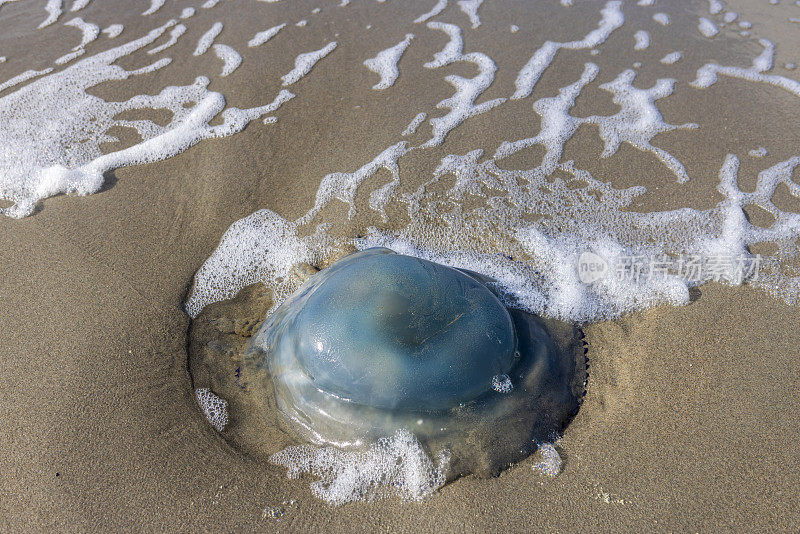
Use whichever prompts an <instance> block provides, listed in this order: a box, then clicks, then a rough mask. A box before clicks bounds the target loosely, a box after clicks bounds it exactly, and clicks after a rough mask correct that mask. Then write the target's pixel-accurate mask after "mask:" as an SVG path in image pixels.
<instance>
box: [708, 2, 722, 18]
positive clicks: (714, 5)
mask: <svg viewBox="0 0 800 534" xmlns="http://www.w3.org/2000/svg"><path fill="white" fill-rule="evenodd" d="M708 12H709V13H710V14H712V15H719V14H720V13H722V2H720V1H719V0H708Z"/></svg>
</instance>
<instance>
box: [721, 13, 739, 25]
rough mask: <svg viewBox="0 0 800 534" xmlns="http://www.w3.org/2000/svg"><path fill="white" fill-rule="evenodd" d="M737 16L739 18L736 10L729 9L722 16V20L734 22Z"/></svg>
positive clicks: (728, 22) (727, 22)
mask: <svg viewBox="0 0 800 534" xmlns="http://www.w3.org/2000/svg"><path fill="white" fill-rule="evenodd" d="M737 18H739V14H738V13H736V12H735V11H728V12H727V13H725V15H724V16H723V17H722V20H724V21H725V23H726V24H730V23H731V22H733V21H734V20H736V19H737Z"/></svg>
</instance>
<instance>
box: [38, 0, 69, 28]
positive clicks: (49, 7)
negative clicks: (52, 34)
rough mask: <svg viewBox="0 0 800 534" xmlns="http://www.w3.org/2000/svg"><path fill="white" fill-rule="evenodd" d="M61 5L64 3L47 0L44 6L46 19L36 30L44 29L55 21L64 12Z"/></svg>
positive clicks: (59, 0) (60, 0) (57, 0)
mask: <svg viewBox="0 0 800 534" xmlns="http://www.w3.org/2000/svg"><path fill="white" fill-rule="evenodd" d="M63 5H64V2H63V1H62V0H47V4H46V5H45V6H44V9H45V11H47V18H46V19H44V20H43V21H42V23H41V24H39V26H38V28H45V27H47V26H50V25H51V24H53V23H54V22H55V21H57V20H58V17H60V16H61V13H63V12H64V10H63Z"/></svg>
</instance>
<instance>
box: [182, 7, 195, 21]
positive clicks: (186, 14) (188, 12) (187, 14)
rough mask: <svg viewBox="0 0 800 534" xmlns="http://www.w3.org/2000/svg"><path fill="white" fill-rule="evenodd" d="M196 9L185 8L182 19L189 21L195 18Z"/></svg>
mask: <svg viewBox="0 0 800 534" xmlns="http://www.w3.org/2000/svg"><path fill="white" fill-rule="evenodd" d="M194 14H195V9H194V8H193V7H185V8H183V11H181V18H182V19H188V18H192V17H194Z"/></svg>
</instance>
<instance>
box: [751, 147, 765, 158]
mask: <svg viewBox="0 0 800 534" xmlns="http://www.w3.org/2000/svg"><path fill="white" fill-rule="evenodd" d="M768 153H769V152H767V149H766V148H764V147H763V146H760V147H758V148H754V149H753V150H751V151H750V152H748V153H747V154H748V155H749V156H750V157H751V158H763V157H764V156H766V155H767V154H768Z"/></svg>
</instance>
